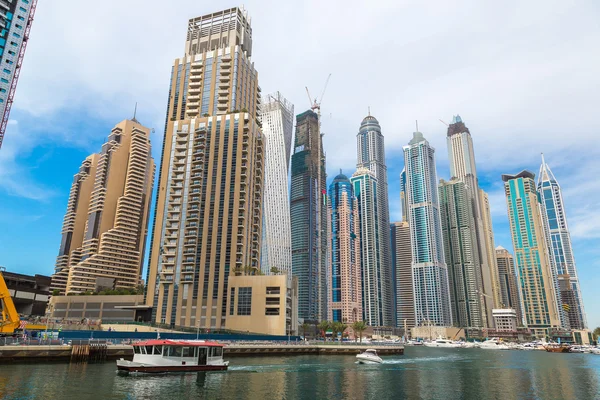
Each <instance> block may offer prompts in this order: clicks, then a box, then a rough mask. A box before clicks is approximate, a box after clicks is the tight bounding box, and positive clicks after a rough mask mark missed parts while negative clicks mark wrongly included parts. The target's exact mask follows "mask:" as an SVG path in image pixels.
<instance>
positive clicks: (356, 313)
mask: <svg viewBox="0 0 600 400" xmlns="http://www.w3.org/2000/svg"><path fill="white" fill-rule="evenodd" d="M329 215H330V219H329V220H330V238H331V239H330V240H331V241H330V251H329V257H330V258H329V268H330V269H331V273H330V277H329V278H328V282H327V287H328V291H329V294H328V298H329V307H328V312H329V314H330V315H329V316H328V318H327V319H328V320H331V321H338V322H345V323H347V324H352V323H354V322H356V321H362V293H361V290H362V286H361V275H360V273H361V269H360V224H359V219H358V203H357V201H356V197H355V196H354V190H353V189H352V184H351V183H350V180H349V179H348V177H347V176H346V175H344V174H342V173H341V172H340V174H339V175H338V176H336V177H335V178H334V179H333V182H332V183H331V185H330V186H329Z"/></svg>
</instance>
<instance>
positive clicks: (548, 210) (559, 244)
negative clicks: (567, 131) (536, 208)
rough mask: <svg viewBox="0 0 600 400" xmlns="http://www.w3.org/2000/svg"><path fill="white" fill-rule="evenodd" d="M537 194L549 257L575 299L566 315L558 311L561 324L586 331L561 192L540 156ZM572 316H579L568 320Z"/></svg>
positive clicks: (581, 298) (583, 310)
mask: <svg viewBox="0 0 600 400" xmlns="http://www.w3.org/2000/svg"><path fill="white" fill-rule="evenodd" d="M537 191H538V193H539V194H540V198H541V205H542V217H543V218H544V221H545V223H546V227H547V229H548V231H547V242H548V247H549V248H550V249H551V251H550V256H551V257H552V260H553V262H554V265H555V268H556V273H557V275H558V276H560V275H569V277H568V281H569V283H570V285H571V289H572V290H573V295H574V297H575V308H574V309H569V311H568V312H565V311H564V310H562V309H561V310H560V311H562V312H561V314H562V315H563V318H564V320H563V325H564V324H565V323H567V322H568V321H569V320H572V321H575V322H576V326H573V325H571V329H586V328H587V321H586V315H585V309H584V307H583V297H582V296H581V287H580V285H579V278H578V276H577V267H576V264H575V257H574V255H573V247H572V246H571V235H570V233H569V227H568V225H567V215H566V212H565V206H564V201H563V198H562V191H561V188H560V185H559V184H558V181H557V180H556V178H555V177H554V174H553V173H552V171H551V170H550V167H549V166H548V164H546V161H545V160H544V156H543V155H542V165H541V167H540V174H539V176H538V182H537ZM565 278H566V277H565ZM565 281H566V279H565ZM561 292H562V290H561ZM571 313H576V314H578V315H577V316H576V317H571V316H570V314H571Z"/></svg>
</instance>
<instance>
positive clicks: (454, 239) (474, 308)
mask: <svg viewBox="0 0 600 400" xmlns="http://www.w3.org/2000/svg"><path fill="white" fill-rule="evenodd" d="M466 186H467V185H466V184H465V182H463V181H461V180H458V179H456V178H455V179H452V180H450V181H449V182H446V181H444V180H442V181H441V182H440V186H439V195H440V208H441V212H440V214H441V219H442V236H443V237H444V255H445V257H446V265H447V266H448V280H449V283H450V305H451V309H452V320H453V321H454V324H455V325H456V326H458V327H474V328H475V327H476V328H483V327H485V326H486V316H485V308H484V303H483V299H482V298H483V295H482V294H481V293H480V291H481V290H482V288H483V283H482V276H481V262H480V260H479V252H478V251H477V232H476V227H475V223H476V220H475V216H474V215H473V214H474V212H475V211H474V210H475V204H474V203H475V201H478V200H479V199H478V197H475V198H473V197H472V196H471V191H470V190H469V189H468V188H467V187H466Z"/></svg>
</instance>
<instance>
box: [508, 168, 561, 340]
mask: <svg viewBox="0 0 600 400" xmlns="http://www.w3.org/2000/svg"><path fill="white" fill-rule="evenodd" d="M534 178H535V175H534V174H532V173H531V172H529V171H522V172H520V173H518V174H516V175H502V180H503V181H504V190H505V193H506V203H507V207H508V219H509V222H510V231H511V235H512V241H513V247H514V249H515V261H516V267H517V270H518V274H519V282H520V286H521V287H520V290H521V301H522V304H523V313H524V316H525V321H526V324H527V326H528V327H529V329H531V330H532V332H533V333H534V334H535V335H537V336H545V335H547V334H548V331H549V329H550V328H554V327H559V326H560V320H559V316H558V304H557V293H556V291H555V286H554V280H553V274H552V267H551V264H550V259H549V253H548V249H547V247H546V241H545V236H544V234H545V233H544V223H543V220H542V216H541V214H540V203H539V200H538V199H539V198H538V194H537V192H536V189H535V182H534Z"/></svg>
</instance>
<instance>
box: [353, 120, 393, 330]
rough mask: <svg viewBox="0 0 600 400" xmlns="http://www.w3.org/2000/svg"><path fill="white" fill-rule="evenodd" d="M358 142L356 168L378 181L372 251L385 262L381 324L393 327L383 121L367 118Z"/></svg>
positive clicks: (382, 274)
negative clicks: (375, 230) (375, 242)
mask: <svg viewBox="0 0 600 400" xmlns="http://www.w3.org/2000/svg"><path fill="white" fill-rule="evenodd" d="M356 141H357V162H356V169H357V170H360V169H362V168H365V169H368V170H369V171H371V172H372V173H373V175H374V177H375V179H376V180H377V193H376V197H375V200H376V201H377V229H378V233H377V234H378V236H379V241H378V247H377V248H371V249H368V250H369V251H375V252H378V253H379V257H380V263H381V272H380V273H381V279H382V284H383V286H382V293H381V296H382V302H383V304H382V307H383V310H384V311H383V320H382V321H381V325H385V326H392V325H393V324H394V320H395V313H394V312H393V310H392V308H393V305H394V299H393V283H392V279H391V278H392V256H391V249H390V246H391V242H390V229H389V224H390V211H389V202H388V183H387V166H386V164H385V144H384V137H383V135H382V134H381V126H380V125H379V121H377V119H376V118H375V117H373V116H372V115H370V114H369V115H368V116H366V117H365V118H364V119H363V120H362V122H361V124H360V129H359V131H358V134H357V136H356Z"/></svg>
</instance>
